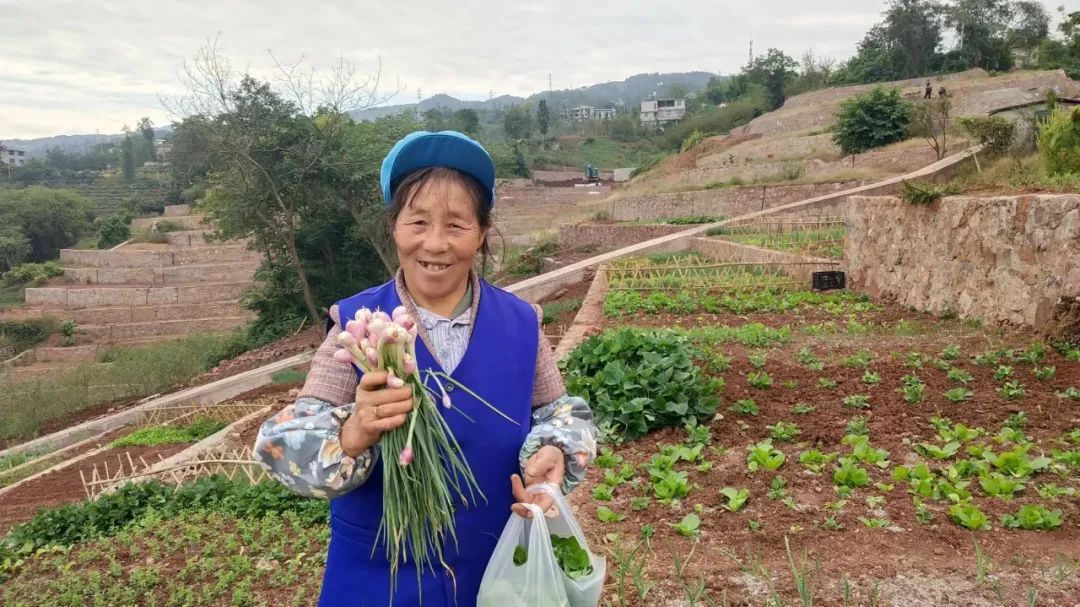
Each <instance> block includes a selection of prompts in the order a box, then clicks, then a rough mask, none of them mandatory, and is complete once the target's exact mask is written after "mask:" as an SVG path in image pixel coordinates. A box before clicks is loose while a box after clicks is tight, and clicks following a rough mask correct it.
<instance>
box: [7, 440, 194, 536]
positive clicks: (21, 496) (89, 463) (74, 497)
mask: <svg viewBox="0 0 1080 607" xmlns="http://www.w3.org/2000/svg"><path fill="white" fill-rule="evenodd" d="M127 431H130V428H129V429H127ZM110 440H111V438H110ZM106 442H107V440H106V439H105V437H103V438H102V441H101V444H105V443H106ZM189 446H191V445H189V444H180V445H156V446H152V447H141V446H140V447H125V448H119V449H108V450H106V451H103V452H101V453H99V454H97V455H95V456H93V457H90V458H87V459H85V460H83V461H81V462H79V463H78V464H75V465H73V466H69V467H67V468H64V469H62V470H57V471H55V472H50V473H49V474H46V475H44V476H41V477H39V478H37V479H34V480H33V481H30V482H29V483H25V484H23V485H22V486H20V487H18V488H16V489H15V490H13V491H11V492H9V493H6V494H5V495H4V500H3V504H2V505H0V537H2V536H3V535H5V534H7V532H8V530H10V529H11V527H13V526H15V525H16V524H18V523H21V522H24V521H27V520H30V519H31V518H33V517H34V515H35V514H36V513H37V511H38V510H40V509H42V508H54V507H56V506H60V505H63V504H70V503H73V502H81V501H83V500H85V499H86V491H85V490H84V488H83V481H82V478H81V477H80V476H79V473H80V472H82V473H83V474H84V475H85V476H86V478H87V480H89V479H90V476H91V474H92V473H93V470H94V466H97V468H98V472H99V474H103V473H104V472H105V465H106V464H107V465H108V466H109V471H110V472H112V473H114V474H115V472H116V469H117V466H118V465H120V463H122V465H123V467H124V469H125V470H130V465H129V464H128V460H127V456H128V455H130V456H131V458H132V460H133V461H134V462H135V465H136V466H139V467H140V469H141V467H142V465H141V464H142V462H141V461H140V460H139V458H140V457H142V458H143V459H145V460H146V462H147V463H149V464H151V465H152V464H154V463H155V462H157V461H158V457H159V456H161V457H169V456H170V455H173V454H175V453H179V452H180V451H182V450H184V449H186V448H187V447H189Z"/></svg>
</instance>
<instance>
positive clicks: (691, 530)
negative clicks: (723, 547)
mask: <svg viewBox="0 0 1080 607" xmlns="http://www.w3.org/2000/svg"><path fill="white" fill-rule="evenodd" d="M671 526H672V527H673V528H674V529H675V531H676V532H677V533H678V534H679V535H681V536H684V537H693V536H695V535H697V534H698V527H700V526H701V519H700V518H698V515H696V514H694V513H693V512H691V513H689V514H687V515H686V516H684V517H683V519H682V520H681V521H679V522H678V523H672V524H671Z"/></svg>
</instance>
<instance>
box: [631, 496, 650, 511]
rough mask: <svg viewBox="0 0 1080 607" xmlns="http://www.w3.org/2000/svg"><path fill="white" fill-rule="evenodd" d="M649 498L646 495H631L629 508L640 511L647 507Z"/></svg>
mask: <svg viewBox="0 0 1080 607" xmlns="http://www.w3.org/2000/svg"><path fill="white" fill-rule="evenodd" d="M650 501H651V500H650V499H649V498H648V497H644V496H642V497H633V498H630V509H631V510H633V511H634V512H640V511H642V510H644V509H646V508H648V507H649V502H650Z"/></svg>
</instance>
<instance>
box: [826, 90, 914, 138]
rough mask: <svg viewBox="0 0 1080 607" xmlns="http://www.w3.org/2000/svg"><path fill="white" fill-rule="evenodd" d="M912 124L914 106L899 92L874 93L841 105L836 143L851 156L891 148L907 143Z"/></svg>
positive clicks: (857, 97)
mask: <svg viewBox="0 0 1080 607" xmlns="http://www.w3.org/2000/svg"><path fill="white" fill-rule="evenodd" d="M910 120H911V106H910V104H909V103H908V102H907V101H905V100H904V98H903V97H902V96H901V95H900V90H899V89H890V90H885V88H883V87H880V86H879V87H876V88H874V90H872V91H870V92H868V93H864V94H862V95H858V96H855V97H852V98H851V99H848V100H847V101H845V102H843V103H841V104H840V112H839V113H838V114H837V120H836V126H835V127H833V141H835V142H836V144H837V145H839V146H840V149H841V151H843V153H844V154H845V155H847V154H860V153H862V152H865V151H866V150H869V149H872V148H876V147H880V146H883V145H888V144H890V143H893V142H896V141H900V140H902V139H904V134H905V131H906V129H907V126H908V123H909V122H910Z"/></svg>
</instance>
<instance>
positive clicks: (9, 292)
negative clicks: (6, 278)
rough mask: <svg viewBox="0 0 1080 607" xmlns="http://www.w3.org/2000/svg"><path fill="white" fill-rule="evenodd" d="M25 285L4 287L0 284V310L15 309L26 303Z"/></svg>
mask: <svg viewBox="0 0 1080 607" xmlns="http://www.w3.org/2000/svg"><path fill="white" fill-rule="evenodd" d="M25 292H26V285H24V284H17V285H5V284H3V283H0V310H3V309H6V308H15V307H18V306H21V305H23V303H25V302H26V297H25Z"/></svg>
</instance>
